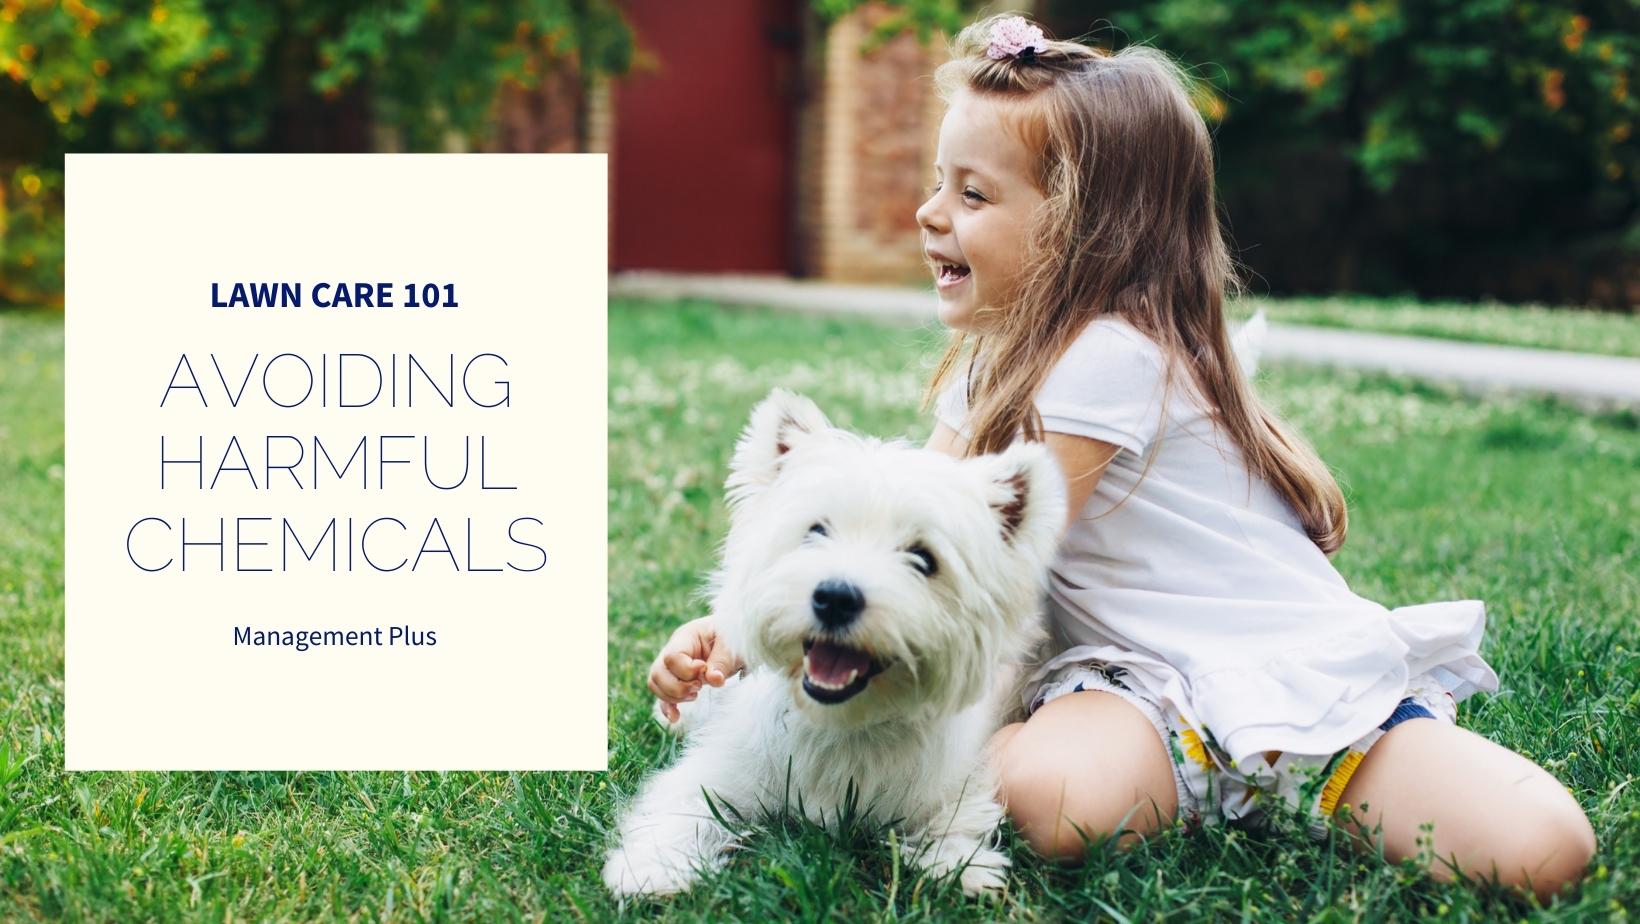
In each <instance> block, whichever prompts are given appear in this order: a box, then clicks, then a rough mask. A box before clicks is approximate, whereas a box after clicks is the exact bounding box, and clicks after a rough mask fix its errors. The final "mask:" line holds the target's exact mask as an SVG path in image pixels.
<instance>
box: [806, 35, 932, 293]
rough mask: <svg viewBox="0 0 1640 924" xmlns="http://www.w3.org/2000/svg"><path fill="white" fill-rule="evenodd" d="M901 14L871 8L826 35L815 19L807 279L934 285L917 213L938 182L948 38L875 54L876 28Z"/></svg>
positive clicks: (902, 42) (900, 43) (886, 47)
mask: <svg viewBox="0 0 1640 924" xmlns="http://www.w3.org/2000/svg"><path fill="white" fill-rule="evenodd" d="M889 15H892V12H891V11H890V10H888V9H887V8H885V7H882V6H880V5H877V4H871V5H868V6H864V7H861V8H860V9H858V10H856V11H855V12H853V13H851V14H850V15H848V16H846V17H844V18H842V19H840V20H838V21H837V22H835V23H833V24H832V25H831V27H830V28H829V29H828V30H825V31H824V34H823V35H822V34H819V33H820V30H821V26H820V24H819V23H818V21H817V20H814V19H811V20H810V28H811V30H813V31H812V32H811V35H810V41H808V42H807V43H806V44H807V45H808V46H809V53H808V60H807V62H806V64H807V74H808V77H809V79H810V80H811V81H812V84H811V86H813V87H814V92H812V93H811V94H810V95H809V99H808V101H807V103H806V104H805V105H804V107H803V111H801V112H800V113H799V139H798V141H799V158H798V160H799V163H798V183H799V189H798V197H797V208H796V211H797V214H796V215H795V216H794V219H795V221H796V223H797V239H798V241H799V245H800V253H801V259H800V263H801V264H802V265H801V267H800V271H801V272H803V273H804V274H805V275H814V276H820V277H823V278H826V279H831V280H835V281H840V282H877V283H897V282H926V281H927V271H926V270H925V269H924V267H923V263H922V243H921V239H920V234H919V231H918V228H917V222H916V218H915V213H916V210H917V206H919V205H920V204H922V200H923V191H924V189H925V188H926V187H927V185H928V183H929V178H930V176H931V173H932V170H931V168H930V166H929V165H930V163H931V162H932V161H933V159H934V148H935V143H936V140H937V137H938V133H939V119H940V115H941V106H940V104H939V100H938V98H937V97H936V95H935V93H934V90H933V82H932V74H933V70H934V68H935V67H936V66H937V65H938V64H939V63H940V62H941V61H943V60H944V58H945V41H944V38H943V37H941V36H938V35H935V36H933V37H931V38H930V40H929V44H928V45H927V46H926V47H925V46H923V45H922V44H921V43H920V42H919V41H918V40H917V37H916V36H915V35H914V34H910V33H907V34H902V35H900V36H898V37H897V38H895V39H893V40H892V41H890V42H887V43H885V44H883V45H881V46H879V47H877V48H876V49H874V50H873V51H871V52H870V53H868V54H865V55H862V54H861V52H860V47H861V44H862V42H863V41H864V40H865V38H866V36H867V35H868V34H869V33H870V31H871V28H872V26H874V25H875V24H876V23H878V22H880V21H881V20H882V19H883V18H885V17H886V16H889Z"/></svg>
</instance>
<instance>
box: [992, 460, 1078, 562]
mask: <svg viewBox="0 0 1640 924" xmlns="http://www.w3.org/2000/svg"><path fill="white" fill-rule="evenodd" d="M968 464H970V465H975V466H979V467H980V469H981V471H982V473H983V474H984V476H985V478H986V480H987V482H988V483H989V484H988V499H989V500H990V503H991V511H992V513H994V514H995V515H996V518H997V525H998V527H999V528H1000V529H1001V530H1002V537H1003V539H1004V540H1006V541H1007V542H1008V543H1009V544H1010V545H1021V546H1025V547H1027V548H1031V549H1033V550H1035V551H1036V552H1038V553H1040V554H1042V555H1045V556H1050V557H1051V555H1052V552H1053V549H1054V546H1055V545H1057V543H1058V541H1059V528H1060V527H1061V526H1062V525H1063V524H1064V522H1065V478H1064V476H1063V475H1061V474H1060V471H1059V462H1058V460H1057V459H1055V458H1054V455H1053V452H1052V451H1051V450H1049V449H1048V446H1047V444H1045V443H1027V442H1016V443H1014V444H1013V445H1011V446H1009V447H1008V448H1007V449H1006V450H1004V451H1002V452H1001V453H997V454H994V455H985V456H978V457H976V458H974V459H971V460H969V462H968Z"/></svg>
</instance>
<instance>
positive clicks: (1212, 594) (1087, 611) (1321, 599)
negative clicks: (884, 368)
mask: <svg viewBox="0 0 1640 924" xmlns="http://www.w3.org/2000/svg"><path fill="white" fill-rule="evenodd" d="M1162 362H1163V358H1162V352H1161V350H1160V348H1159V347H1158V346H1157V345H1156V344H1155V343H1154V342H1153V341H1151V340H1150V339H1149V338H1148V337H1146V336H1145V335H1144V334H1142V333H1141V332H1140V331H1138V330H1137V329H1135V328H1134V327H1132V326H1131V325H1129V324H1127V323H1126V322H1125V321H1122V320H1120V319H1116V318H1100V319H1098V320H1095V321H1093V322H1092V323H1090V324H1089V325H1088V327H1087V329H1086V330H1084V332H1083V333H1082V335H1081V336H1080V337H1079V338H1078V339H1077V340H1076V341H1075V343H1073V344H1072V346H1071V348H1070V349H1069V350H1068V351H1067V352H1066V354H1065V356H1064V357H1063V358H1062V359H1061V360H1060V361H1059V363H1057V364H1056V365H1055V367H1054V369H1053V371H1052V372H1051V373H1050V375H1049V377H1048V379H1047V381H1046V382H1045V384H1044V385H1043V387H1042V390H1041V391H1040V392H1039V393H1038V395H1037V399H1036V405H1037V410H1038V412H1039V413H1040V414H1041V415H1042V421H1043V425H1044V428H1045V429H1046V430H1048V431H1050V432H1057V433H1068V434H1073V435H1078V436H1086V437H1091V438H1093V439H1097V440H1102V441H1105V442H1108V443H1112V444H1115V445H1116V446H1118V447H1120V449H1121V451H1119V452H1118V453H1117V455H1116V457H1115V459H1114V460H1113V461H1112V463H1111V465H1110V466H1109V467H1107V468H1106V470H1105V472H1104V474H1103V475H1102V476H1101V477H1100V479H1099V484H1098V486H1097V487H1096V488H1095V490H1094V494H1093V496H1092V497H1091V498H1090V499H1089V500H1088V504H1087V506H1086V508H1084V509H1083V511H1082V512H1081V516H1080V517H1079V519H1077V521H1076V522H1075V523H1074V524H1073V525H1072V526H1071V527H1070V529H1069V530H1068V531H1067V532H1066V534H1065V536H1064V539H1063V541H1062V542H1061V545H1060V551H1059V556H1058V559H1057V560H1056V561H1055V563H1054V565H1053V567H1052V573H1051V576H1050V580H1049V614H1050V616H1051V618H1052V621H1053V628H1054V631H1055V634H1056V635H1057V636H1058V637H1059V638H1060V639H1061V640H1062V641H1063V643H1064V650H1063V651H1062V653H1061V654H1059V656H1058V657H1056V658H1054V659H1052V660H1051V661H1049V662H1048V663H1047V664H1045V665H1044V666H1043V667H1042V669H1041V676H1046V675H1047V673H1049V672H1050V671H1052V670H1055V669H1057V668H1058V667H1060V666H1063V665H1065V664H1068V663H1073V662H1078V661H1083V660H1088V659H1099V660H1102V661H1106V662H1109V663H1111V664H1114V665H1117V666H1120V667H1123V668H1126V669H1127V671H1128V672H1129V673H1130V674H1131V675H1132V678H1133V680H1135V681H1137V683H1138V684H1139V685H1142V687H1143V688H1144V689H1145V690H1147V691H1149V692H1150V693H1151V695H1155V696H1160V697H1163V698H1165V699H1167V700H1169V701H1171V702H1172V704H1173V705H1175V706H1176V707H1177V708H1178V710H1179V712H1180V713H1181V714H1182V715H1183V716H1184V717H1185V720H1186V721H1188V722H1190V723H1191V724H1192V725H1193V726H1195V727H1197V728H1200V729H1205V730H1206V731H1207V732H1208V733H1210V734H1211V735H1212V736H1213V738H1214V739H1215V740H1216V741H1217V742H1218V744H1219V746H1220V747H1222V748H1223V749H1224V750H1225V751H1226V752H1228V753H1229V755H1230V756H1231V758H1232V759H1234V760H1237V761H1240V760H1243V759H1245V758H1246V757H1248V756H1250V755H1253V754H1258V753H1262V752H1264V751H1270V750H1279V751H1286V752H1291V753H1299V754H1330V753H1332V752H1334V751H1336V750H1338V749H1340V748H1342V747H1345V746H1347V745H1349V744H1350V743H1352V742H1354V741H1355V740H1356V739H1358V738H1360V737H1362V736H1363V735H1365V734H1366V733H1367V732H1369V731H1371V730H1372V729H1373V728H1375V727H1377V725H1378V724H1379V723H1381V722H1382V721H1383V720H1384V719H1385V718H1386V717H1388V715H1389V714H1390V713H1391V712H1392V711H1393V710H1394V709H1395V706H1396V704H1397V703H1398V702H1399V701H1400V699H1401V698H1402V697H1403V696H1404V695H1405V693H1406V690H1407V683H1408V681H1409V680H1410V679H1412V678H1413V677H1416V676H1418V675H1420V674H1424V673H1428V674H1430V675H1431V676H1432V677H1433V678H1435V679H1436V680H1437V681H1438V682H1439V683H1440V684H1442V685H1443V686H1444V687H1445V688H1446V689H1447V690H1448V691H1449V692H1451V693H1452V695H1453V698H1454V700H1462V699H1464V698H1466V697H1468V696H1469V695H1470V694H1472V693H1476V692H1493V691H1496V690H1497V688H1498V679H1497V675H1496V674H1495V673H1494V672H1493V671H1492V668H1491V667H1490V666H1488V665H1487V663H1486V662H1485V661H1484V660H1482V659H1481V657H1480V655H1479V653H1478V651H1479V648H1480V643H1481V636H1482V634H1483V633H1484V631H1485V625H1486V610H1485V607H1484V605H1483V604H1482V603H1481V602H1480V601H1479V600H1454V601H1445V602H1438V603H1425V604H1420V605H1416V606H1403V607H1399V608H1396V609H1387V608H1385V607H1384V606H1381V605H1380V604H1378V603H1375V602H1373V601H1371V600H1367V599H1364V598H1362V597H1360V596H1357V595H1356V594H1355V593H1353V592H1351V591H1350V589H1349V587H1348V586H1347V584H1346V583H1345V581H1344V579H1343V577H1342V576H1341V575H1339V573H1338V571H1337V570H1336V569H1335V568H1333V566H1332V563H1331V562H1330V561H1329V560H1328V559H1327V557H1326V556H1325V555H1324V554H1323V553H1322V552H1321V550H1320V549H1318V548H1317V547H1316V546H1315V544H1314V543H1313V542H1311V541H1310V539H1309V538H1308V537H1307V536H1306V535H1305V533H1304V530H1303V528H1302V526H1301V524H1300V523H1299V520H1298V517H1297V514H1296V513H1295V512H1294V511H1293V509H1292V508H1291V506H1290V505H1288V504H1287V503H1286V501H1284V500H1283V499H1282V498H1281V497H1280V495H1278V494H1277V493H1276V492H1275V490H1274V489H1273V488H1271V487H1270V486H1269V485H1268V484H1267V483H1266V482H1264V481H1263V480H1262V479H1258V478H1254V477H1252V476H1251V475H1250V474H1249V473H1248V472H1247V470H1246V469H1245V467H1244V466H1243V465H1242V461H1241V453H1240V451H1239V450H1238V449H1237V448H1236V447H1235V445H1234V443H1233V442H1232V441H1230V440H1229V438H1228V437H1226V436H1224V435H1223V434H1222V433H1220V432H1218V431H1217V430H1216V429H1215V428H1214V427H1213V426H1212V425H1211V422H1210V419H1209V416H1208V414H1207V413H1206V411H1205V409H1204V405H1203V402H1202V401H1201V400H1200V397H1199V393H1198V392H1197V391H1196V389H1195V388H1194V386H1193V385H1192V384H1191V382H1190V378H1189V375H1188V374H1187V373H1186V372H1185V371H1184V370H1183V369H1182V367H1176V369H1177V371H1176V372H1175V375H1174V383H1173V388H1172V390H1171V393H1170V394H1169V395H1168V397H1167V400H1166V402H1165V403H1166V407H1165V408H1164V406H1163V404H1164V402H1163V392H1164V389H1163V387H1162V386H1163V378H1162V371H1163V365H1162ZM966 392H967V388H966V381H965V380H964V379H963V378H962V377H959V378H958V380H957V381H956V382H955V383H953V385H952V386H951V387H950V388H948V389H946V391H945V392H944V393H943V394H942V395H941V397H940V400H939V403H938V407H937V410H936V413H937V416H938V418H939V419H940V420H941V421H942V422H944V423H945V424H946V425H947V426H950V427H952V428H953V429H955V430H957V431H958V432H960V433H962V434H964V436H970V435H971V433H970V431H969V430H968V428H967V426H966V421H965V418H966V416H967V408H966V400H965V396H966ZM1147 464H1148V471H1147V470H1146V466H1147ZM1141 475H1142V477H1141ZM1027 695H1030V694H1029V693H1027Z"/></svg>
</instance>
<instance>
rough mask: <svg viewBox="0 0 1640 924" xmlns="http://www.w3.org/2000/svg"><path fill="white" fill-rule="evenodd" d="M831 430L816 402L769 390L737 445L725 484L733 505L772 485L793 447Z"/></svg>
mask: <svg viewBox="0 0 1640 924" xmlns="http://www.w3.org/2000/svg"><path fill="white" fill-rule="evenodd" d="M829 429H831V421H829V420H827V419H826V415H825V414H822V413H820V409H819V408H818V407H815V405H814V402H813V401H810V400H809V399H807V398H805V397H803V396H802V395H798V394H793V393H792V392H789V391H787V390H785V389H784V388H776V389H774V390H773V391H771V392H769V396H768V397H766V398H764V399H763V400H762V401H760V402H758V405H757V407H755V408H752V416H751V419H750V420H748V421H747V422H746V429H745V430H743V431H741V434H740V442H738V443H736V444H735V454H734V458H733V459H732V460H730V462H729V480H728V483H727V485H726V487H727V488H728V491H729V503H730V506H738V505H739V504H740V503H741V502H742V501H744V500H746V499H747V498H748V497H751V496H752V495H754V494H756V493H757V492H758V491H760V490H762V489H763V488H765V487H768V486H769V485H770V484H772V483H773V482H774V479H775V476H777V475H779V474H780V465H781V463H782V462H783V461H785V457H786V454H787V453H789V452H791V450H792V448H793V447H794V446H796V445H797V444H798V443H800V442H801V441H803V440H805V439H809V438H812V437H813V436H814V435H815V434H817V433H821V432H824V431H826V430H829Z"/></svg>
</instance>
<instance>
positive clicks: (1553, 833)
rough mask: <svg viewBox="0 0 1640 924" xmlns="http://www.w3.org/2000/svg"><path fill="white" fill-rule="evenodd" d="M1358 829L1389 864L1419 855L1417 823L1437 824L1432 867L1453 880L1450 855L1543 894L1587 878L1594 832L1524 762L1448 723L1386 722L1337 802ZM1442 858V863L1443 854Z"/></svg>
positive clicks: (1549, 780)
mask: <svg viewBox="0 0 1640 924" xmlns="http://www.w3.org/2000/svg"><path fill="white" fill-rule="evenodd" d="M1339 803H1340V804H1339V808H1338V813H1339V814H1342V813H1343V812H1344V811H1345V809H1346V808H1348V809H1349V810H1350V812H1351V816H1352V818H1353V820H1354V821H1355V825H1354V827H1355V828H1356V830H1357V831H1358V833H1360V834H1362V835H1363V836H1365V837H1366V838H1367V839H1368V840H1369V841H1371V842H1373V843H1376V841H1375V839H1374V837H1373V835H1372V829H1373V828H1374V827H1376V826H1377V825H1380V824H1382V826H1383V830H1382V833H1381V836H1382V839H1383V844H1384V854H1385V856H1386V857H1388V858H1389V859H1390V860H1391V861H1399V860H1401V859H1402V858H1404V857H1416V856H1418V855H1419V847H1420V845H1419V843H1418V839H1419V838H1420V837H1423V836H1426V835H1425V832H1423V831H1421V830H1420V826H1421V825H1423V824H1426V823H1429V822H1433V823H1434V829H1433V832H1431V833H1432V836H1433V838H1434V849H1433V851H1432V853H1433V855H1434V857H1435V858H1436V859H1434V860H1433V862H1432V863H1431V869H1430V871H1431V873H1433V874H1434V875H1435V876H1436V878H1438V879H1443V880H1450V879H1451V878H1452V873H1451V869H1450V868H1449V866H1448V865H1447V863H1450V862H1452V861H1453V858H1454V857H1456V863H1457V865H1458V867H1459V868H1460V869H1462V870H1463V871H1464V872H1465V873H1467V874H1469V875H1471V876H1478V877H1482V878H1490V877H1491V876H1492V875H1493V871H1494V870H1496V874H1497V876H1498V878H1499V880H1500V881H1501V882H1503V883H1504V884H1506V885H1512V886H1527V887H1530V888H1531V889H1532V890H1533V891H1534V892H1536V893H1537V895H1538V897H1539V898H1540V899H1542V900H1544V901H1547V900H1548V898H1549V897H1550V896H1552V895H1554V894H1555V893H1556V892H1558V891H1560V888H1561V887H1562V886H1563V885H1566V884H1568V883H1571V882H1575V881H1576V880H1578V879H1579V878H1581V877H1582V875H1583V869H1584V867H1585V866H1586V865H1587V864H1588V862H1589V858H1590V857H1592V856H1593V855H1594V851H1595V840H1594V829H1593V828H1591V827H1590V826H1589V820H1588V818H1587V817H1585V816H1584V814H1583V810H1582V808H1580V807H1579V806H1578V804H1577V800H1576V799H1574V798H1572V795H1571V793H1569V792H1567V791H1566V787H1564V786H1562V785H1561V784H1560V783H1559V782H1558V781H1557V780H1556V779H1555V778H1554V777H1552V776H1550V775H1549V773H1548V772H1547V771H1545V770H1544V769H1543V768H1541V767H1539V766H1538V765H1536V764H1534V763H1532V762H1531V761H1530V760H1527V759H1526V758H1524V757H1522V756H1520V755H1519V754H1516V753H1515V752H1514V751H1511V750H1509V749H1507V748H1504V747H1501V746H1499V745H1497V744H1494V743H1492V742H1491V741H1488V740H1487V739H1485V738H1483V737H1481V736H1480V735H1477V734H1475V733H1474V732H1471V731H1469V730H1468V729H1464V728H1459V727H1458V726H1456V725H1451V724H1449V723H1446V722H1442V721H1437V720H1432V719H1413V720H1410V721H1406V722H1402V723H1400V724H1399V725H1396V726H1395V727H1393V728H1391V729H1390V730H1389V731H1388V732H1385V733H1384V736H1383V737H1382V738H1380V739H1378V741H1377V743H1376V744H1374V745H1373V746H1372V748H1371V749H1369V750H1368V751H1367V753H1366V756H1365V757H1364V758H1362V760H1361V765H1360V767H1358V768H1357V769H1356V771H1355V775H1354V776H1352V777H1351V778H1350V781H1349V784H1348V785H1346V786H1345V787H1344V792H1343V794H1342V796H1341V798H1340V800H1339ZM1443 859H1444V860H1445V861H1446V863H1443V862H1442V860H1443Z"/></svg>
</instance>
